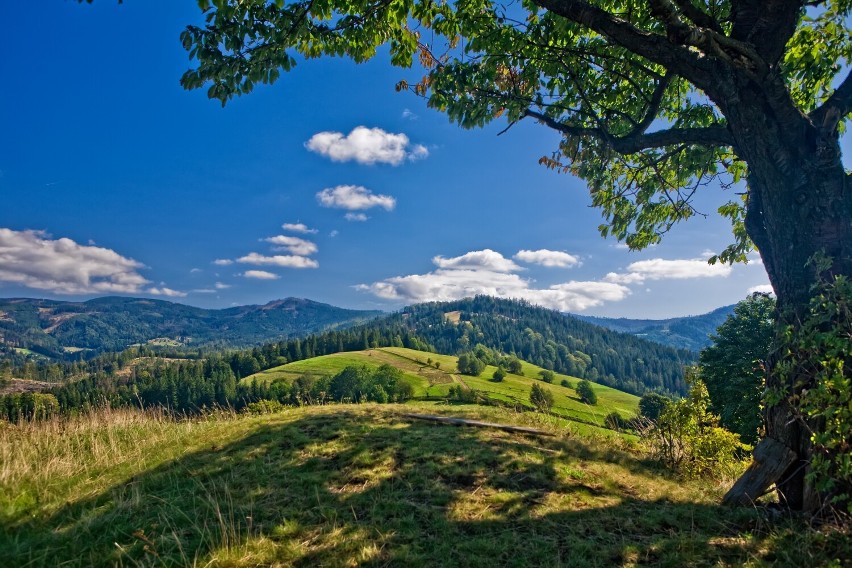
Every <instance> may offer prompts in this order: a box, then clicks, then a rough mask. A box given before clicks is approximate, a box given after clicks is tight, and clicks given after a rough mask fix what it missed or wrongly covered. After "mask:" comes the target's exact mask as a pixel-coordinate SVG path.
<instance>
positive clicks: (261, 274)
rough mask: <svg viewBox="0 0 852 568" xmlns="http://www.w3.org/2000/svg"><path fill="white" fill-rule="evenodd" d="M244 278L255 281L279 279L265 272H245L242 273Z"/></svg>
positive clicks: (275, 275)
mask: <svg viewBox="0 0 852 568" xmlns="http://www.w3.org/2000/svg"><path fill="white" fill-rule="evenodd" d="M241 276H243V277H244V278H254V279H256V280H278V279H279V278H281V277H280V276H278V275H277V274H273V273H272V272H267V271H265V270H246V271H245V272H243V273H242V275H241Z"/></svg>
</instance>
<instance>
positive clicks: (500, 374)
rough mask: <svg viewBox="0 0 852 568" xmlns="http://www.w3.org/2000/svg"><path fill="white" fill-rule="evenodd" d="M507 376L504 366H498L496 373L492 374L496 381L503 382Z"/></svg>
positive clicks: (493, 379)
mask: <svg viewBox="0 0 852 568" xmlns="http://www.w3.org/2000/svg"><path fill="white" fill-rule="evenodd" d="M505 378H506V371H504V370H503V367H497V370H496V371H494V374H493V375H491V380H492V381H494V382H495V383H502V382H503V379H505Z"/></svg>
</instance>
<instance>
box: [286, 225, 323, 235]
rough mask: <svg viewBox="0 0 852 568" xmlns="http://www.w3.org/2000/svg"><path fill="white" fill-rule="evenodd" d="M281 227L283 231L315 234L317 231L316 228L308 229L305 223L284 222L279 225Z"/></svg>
mask: <svg viewBox="0 0 852 568" xmlns="http://www.w3.org/2000/svg"><path fill="white" fill-rule="evenodd" d="M281 228H282V229H284V230H285V231H291V232H293V233H303V234H306V235H315V234H316V233H317V232H318V231H317V230H316V229H309V228H308V226H307V225H305V224H304V223H284V224H283V225H281Z"/></svg>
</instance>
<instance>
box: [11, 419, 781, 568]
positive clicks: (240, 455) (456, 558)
mask: <svg viewBox="0 0 852 568" xmlns="http://www.w3.org/2000/svg"><path fill="white" fill-rule="evenodd" d="M609 468H611V469H612V473H611V475H610V474H607V473H605V472H607V471H609ZM601 472H604V473H601ZM628 479H629V480H631V481H628ZM655 481H656V482H659V471H657V470H656V469H654V467H653V466H652V465H650V464H647V463H642V462H640V461H637V460H636V459H635V458H634V457H633V456H629V455H626V454H623V453H620V452H618V451H610V450H607V451H603V450H598V449H596V448H593V447H590V446H588V445H586V444H584V443H582V442H578V441H571V440H568V441H566V440H557V439H540V438H528V437H519V436H515V435H509V434H504V433H500V432H495V431H491V430H481V429H473V428H458V427H449V426H442V425H433V424H429V423H416V422H413V423H409V422H403V421H401V420H399V419H397V418H395V417H394V416H393V415H392V414H390V413H376V414H375V415H372V416H371V415H370V414H368V413H367V412H365V411H363V410H338V411H336V412H325V413H314V414H308V415H303V416H300V417H299V418H297V419H290V418H288V416H287V414H284V415H278V416H273V417H270V418H269V422H268V423H267V424H265V425H263V426H260V427H259V428H257V429H256V430H254V431H252V433H251V434H250V435H248V436H246V437H244V438H242V439H240V440H238V441H235V442H233V443H230V444H228V445H226V446H224V447H215V446H214V447H208V448H205V449H203V450H200V451H196V452H195V453H192V454H188V455H185V456H183V457H181V458H180V459H177V460H174V461H172V462H170V463H168V464H165V465H163V466H161V467H158V468H156V469H152V470H150V471H146V472H143V473H141V474H140V475H138V476H135V477H133V478H131V479H128V480H126V482H124V483H121V484H118V485H115V486H113V487H112V488H110V489H109V490H106V491H103V492H101V493H100V494H98V495H96V496H94V497H92V498H88V499H82V500H79V501H75V502H70V503H68V504H66V505H65V506H64V507H62V508H60V509H59V510H58V511H56V512H55V514H53V515H52V516H49V517H46V518H33V519H25V520H19V521H18V522H16V523H15V524H14V525H13V526H8V527H4V529H5V530H4V531H3V532H4V534H3V535H0V547H2V548H0V557H5V558H6V561H7V563H6V564H4V565H8V566H21V565H50V566H55V565H58V564H60V563H62V564H63V565H64V564H67V565H82V566H93V565H94V566H97V565H120V564H127V565H139V564H142V565H161V564H165V565H187V564H197V565H208V563H209V562H211V561H213V562H212V563H213V564H214V565H216V564H217V563H219V564H225V565H233V564H244V565H265V564H277V565H293V566H320V565H325V566H345V565H364V566H373V565H375V566H384V565H391V566H396V565H409V566H412V565H413V566H437V565H440V566H489V567H491V566H561V565H565V566H584V565H589V566H611V565H624V564H633V563H636V564H654V565H658V564H659V565H671V566H683V565H705V564H707V565H715V564H720V563H721V564H741V563H743V562H745V561H747V560H748V559H750V558H753V557H755V555H757V554H758V548H759V547H760V546H762V542H761V539H760V538H759V537H751V538H742V537H741V536H740V535H741V533H742V532H744V531H749V530H754V528H755V527H756V526H757V525H759V523H760V521H759V520H758V518H757V515H755V514H754V512H749V511H731V510H728V509H722V508H720V507H716V506H712V505H706V504H693V503H676V502H670V501H667V500H659V499H657V500H650V499H647V498H644V497H643V495H642V494H641V493H642V491H643V489H642V488H643V487H651V486H653V484H654V483H655ZM761 554H765V551H764V552H763V553H761ZM770 561H771V559H770Z"/></svg>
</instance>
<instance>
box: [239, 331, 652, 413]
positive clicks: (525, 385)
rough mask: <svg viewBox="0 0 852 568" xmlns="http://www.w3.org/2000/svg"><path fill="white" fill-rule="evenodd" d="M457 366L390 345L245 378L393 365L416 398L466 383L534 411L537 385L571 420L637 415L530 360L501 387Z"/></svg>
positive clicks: (631, 400) (623, 397)
mask: <svg viewBox="0 0 852 568" xmlns="http://www.w3.org/2000/svg"><path fill="white" fill-rule="evenodd" d="M457 362H458V358H457V357H453V356H450V355H438V354H435V353H426V352H423V351H415V350H413V349H405V348H402V347H385V348H380V349H370V350H367V351H354V352H348V353H335V354H334V355H325V356H322V357H315V358H313V359H306V360H303V361H296V362H294V363H288V364H287V365H283V366H281V367H275V368H272V369H269V370H266V371H262V372H260V373H257V374H256V375H252V376H250V377H247V378H245V379H243V380H244V381H252V380H259V381H272V380H275V379H284V380H286V381H290V380H293V379H295V378H297V377H299V376H300V375H305V374H307V375H334V374H336V373H339V372H340V371H341V370H343V369H344V368H345V367H346V366H348V365H368V366H378V365H381V364H383V363H388V364H391V365H393V366H395V367H397V368H399V369H400V370H402V371H403V373H404V374H405V378H406V380H407V381H408V382H409V383H410V384H411V385H412V386H413V387H414V391H415V396H416V397H425V396H430V397H443V396H446V394H447V391H448V390H449V388H450V387H451V386H453V385H461V386H463V387H465V388H470V389H476V390H477V391H481V392H483V393H485V394H486V395H487V396H488V397H489V398H492V399H494V400H498V401H502V402H505V403H510V404H512V405H516V406H520V407H526V408H531V405H530V402H529V393H530V389H531V388H532V385H533V383H537V384H539V385H541V386H542V387H543V388H546V389H548V390H550V391H551V392H552V393H553V395H554V400H555V404H554V406H553V412H554V413H556V414H558V415H561V416H565V417H567V418H572V419H575V420H579V421H582V422H586V423H589V424H596V425H603V422H604V417H606V415H607V414H609V413H610V412H613V411H615V412H618V413H619V414H621V415H622V416H623V417H624V418H630V417H632V416H634V415H635V414H636V413H637V411H638V406H639V398H638V397H636V396H634V395H631V394H627V393H625V392H622V391H619V390H616V389H612V388H609V387H606V386H603V385H598V384H595V383H592V386H593V389H594V391H595V393H596V394H597V395H598V404H597V405H595V406H589V405H587V404H585V403H583V402H581V401H580V399H579V397H578V396H577V393H576V391H574V389H573V388H567V387H563V386H561V385H560V383H561V381H562V380H563V379H567V380H568V381H569V382H570V383H571V385H572V386H576V384H577V382H578V381H579V380H580V379H578V378H576V377H569V376H567V375H560V374H557V375H556V379H555V381H554V382H553V384H547V383H544V382H542V381H540V380H538V376H539V375H538V374H539V372H540V371H541V370H542V369H541V367H537V366H535V365H531V364H529V363H526V362H523V363H522V371H523V375H514V374H507V375H506V378H505V379H504V380H503V381H502V382H499V383H498V382H494V381H492V380H491V377H492V375H493V374H494V371H495V370H496V368H495V367H492V366H489V367H486V369H485V371H484V372H483V373H482V374H481V375H480V376H478V377H470V376H466V375H460V374H457V373H456V364H457ZM436 364H437V365H438V368H436Z"/></svg>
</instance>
